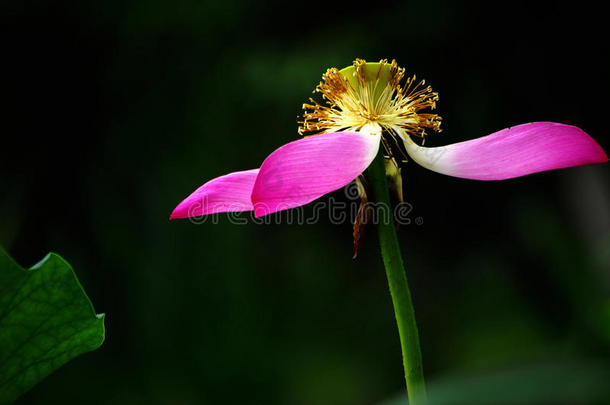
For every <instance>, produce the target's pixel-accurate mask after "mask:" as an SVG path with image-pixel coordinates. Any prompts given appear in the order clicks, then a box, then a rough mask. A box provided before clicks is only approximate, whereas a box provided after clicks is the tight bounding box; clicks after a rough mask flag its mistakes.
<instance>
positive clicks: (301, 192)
mask: <svg viewBox="0 0 610 405" xmlns="http://www.w3.org/2000/svg"><path fill="white" fill-rule="evenodd" d="M379 143H380V135H378V134H377V135H370V134H363V133H358V132H335V133H331V134H322V135H316V136H311V137H308V138H304V139H300V140H298V141H294V142H291V143H289V144H286V145H284V146H282V147H281V148H279V149H277V150H276V151H275V152H273V153H272V154H271V155H269V156H268V157H267V159H265V161H264V162H263V164H262V166H261V168H260V172H259V174H258V178H257V179H256V183H255V184H254V190H253V191H252V202H253V203H254V213H255V215H256V217H260V216H262V215H267V214H271V213H274V212H277V211H281V210H285V209H289V208H293V207H298V206H301V205H304V204H307V203H309V202H311V201H313V200H315V199H317V198H319V197H321V196H323V195H324V194H327V193H330V192H331V191H334V190H337V189H339V188H341V187H343V186H345V185H346V184H348V183H349V182H351V181H352V180H354V179H355V178H356V177H358V175H359V174H360V173H362V172H363V171H364V169H366V168H367V167H368V166H369V164H371V162H372V161H373V159H374V158H375V156H376V155H377V151H378V149H379Z"/></svg>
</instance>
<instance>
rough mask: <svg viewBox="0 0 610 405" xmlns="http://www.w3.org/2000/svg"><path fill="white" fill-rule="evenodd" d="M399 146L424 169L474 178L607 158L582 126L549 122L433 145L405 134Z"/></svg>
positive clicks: (522, 173)
mask: <svg viewBox="0 0 610 405" xmlns="http://www.w3.org/2000/svg"><path fill="white" fill-rule="evenodd" d="M405 147H406V149H407V152H408V153H409V155H410V156H411V157H412V158H413V160H415V161H416V162H417V163H419V164H420V165H422V166H424V167H425V168H427V169H430V170H433V171H435V172H438V173H442V174H447V175H449V176H454V177H462V178H465V179H474V180H503V179H510V178H513V177H519V176H525V175H526V174H531V173H536V172H541V171H545V170H553V169H561V168H564V167H572V166H581V165H586V164H591V163H602V162H607V161H608V157H607V156H606V153H605V152H604V150H603V149H602V148H601V147H600V146H599V145H598V144H597V142H595V141H594V140H593V139H592V138H591V137H590V136H589V135H587V134H586V133H585V132H584V131H583V130H581V129H580V128H577V127H573V126H570V125H564V124H556V123H553V122H534V123H531V124H522V125H518V126H516V127H512V128H506V129H503V130H501V131H498V132H495V133H493V134H491V135H487V136H484V137H482V138H478V139H473V140H471V141H466V142H459V143H454V144H452V145H447V146H442V147H438V148H424V147H421V146H418V145H416V144H415V143H414V142H413V141H411V140H410V139H407V140H406V141H405Z"/></svg>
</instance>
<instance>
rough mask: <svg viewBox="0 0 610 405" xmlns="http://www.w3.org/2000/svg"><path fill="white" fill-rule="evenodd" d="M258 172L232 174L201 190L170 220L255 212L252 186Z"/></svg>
mask: <svg viewBox="0 0 610 405" xmlns="http://www.w3.org/2000/svg"><path fill="white" fill-rule="evenodd" d="M257 175H258V169H252V170H246V171H243V172H235V173H230V174H227V175H225V176H220V177H217V178H215V179H213V180H210V181H208V182H207V183H205V184H204V185H203V186H201V187H199V188H198V189H197V190H195V192H193V194H191V195H190V196H188V197H187V198H186V199H185V200H184V201H182V202H181V203H180V204H178V206H177V207H176V209H175V210H174V212H172V215H171V216H170V219H175V218H188V217H197V216H202V215H209V214H214V213H217V212H240V211H252V209H253V207H252V200H251V199H250V196H251V195H252V187H254V182H255V181H256V176H257Z"/></svg>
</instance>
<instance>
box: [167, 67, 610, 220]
mask: <svg viewBox="0 0 610 405" xmlns="http://www.w3.org/2000/svg"><path fill="white" fill-rule="evenodd" d="M404 77H405V70H404V69H403V68H399V67H398V66H397V64H396V62H395V61H392V62H391V63H388V62H387V61H386V60H382V61H380V62H379V63H368V64H367V63H366V62H365V61H363V60H360V59H357V60H356V61H355V62H354V64H353V66H350V67H348V68H345V69H343V70H341V71H339V70H337V69H334V68H333V69H329V70H328V71H327V72H326V73H325V74H324V75H323V76H322V79H323V80H322V82H321V83H320V84H319V85H318V87H317V88H316V91H317V92H320V93H322V96H323V99H324V100H325V102H326V104H325V105H321V104H319V103H317V102H316V101H314V100H312V99H310V103H306V104H304V105H303V108H304V110H305V111H306V112H305V114H304V116H303V121H301V122H300V124H301V125H300V128H299V133H300V134H301V135H303V136H304V138H303V139H299V140H296V141H294V142H290V143H288V144H286V145H284V146H282V147H280V148H279V149H277V150H275V151H274V152H273V153H271V155H269V156H268V157H267V158H266V159H265V161H264V162H263V164H262V165H261V167H260V168H259V169H252V170H246V171H240V172H234V173H230V174H227V175H225V176H221V177H218V178H215V179H213V180H210V181H208V182H207V183H205V184H204V185H202V186H201V187H199V188H198V189H197V190H195V192H193V193H192V194H191V195H190V196H189V197H187V198H186V199H185V200H184V201H182V202H181V203H180V204H179V205H178V206H177V207H176V209H175V210H174V211H173V213H172V214H171V218H186V217H193V216H202V215H208V214H213V213H219V212H240V211H252V210H253V211H254V213H255V216H256V217H260V216H263V215H267V214H271V213H274V212H277V211H281V210H285V209H289V208H294V207H298V206H301V205H304V204H307V203H309V202H311V201H313V200H315V199H317V198H320V197H321V196H323V195H324V194H327V193H330V192H332V191H334V190H337V189H339V188H341V187H344V186H345V185H347V184H349V183H350V182H351V181H353V180H354V179H356V178H357V177H358V176H359V175H360V174H362V173H363V172H364V171H365V170H366V168H367V167H368V166H369V164H371V162H372V161H373V159H374V158H375V156H376V155H377V153H378V152H379V148H380V147H381V146H380V145H383V146H382V147H383V153H384V156H385V157H386V159H388V160H389V161H391V162H393V163H394V164H395V162H396V158H395V156H398V154H401V155H404V154H405V153H406V155H408V156H409V157H410V158H411V159H412V160H413V161H414V162H416V163H418V164H420V165H421V166H423V167H425V168H427V169H430V170H432V171H435V172H438V173H441V174H446V175H448V176H454V177H461V178H465V179H474V180H503V179H510V178H514V177H519V176H525V175H528V174H532V173H537V172H541V171H546V170H554V169H561V168H566V167H572V166H580V165H586V164H592V163H602V162H607V161H608V157H607V156H606V153H605V152H604V150H603V149H602V148H601V147H600V146H599V145H598V144H597V143H596V142H595V141H594V140H593V139H592V138H591V137H590V136H589V135H587V134H586V133H585V132H584V131H583V130H581V129H579V128H577V127H574V126H570V125H564V124H558V123H553V122H534V123H529V124H522V125H517V126H514V127H511V128H506V129H502V130H500V131H498V132H494V133H493V134H491V135H487V136H484V137H481V138H477V139H473V140H469V141H465V142H459V143H455V144H451V145H447V146H442V147H435V148H427V147H424V146H420V145H418V144H417V143H416V142H415V141H414V140H413V138H416V139H417V138H419V139H421V140H422V141H423V140H424V139H425V137H426V136H427V134H426V129H431V130H434V131H440V123H441V118H440V117H439V116H438V115H436V114H432V113H430V112H426V113H422V111H423V110H433V109H434V108H435V107H436V101H437V100H438V94H437V93H435V92H433V91H432V89H431V88H430V86H425V81H420V82H417V81H416V78H415V76H413V77H410V78H407V79H406V80H405V79H404Z"/></svg>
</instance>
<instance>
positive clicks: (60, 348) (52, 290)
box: [0, 247, 104, 404]
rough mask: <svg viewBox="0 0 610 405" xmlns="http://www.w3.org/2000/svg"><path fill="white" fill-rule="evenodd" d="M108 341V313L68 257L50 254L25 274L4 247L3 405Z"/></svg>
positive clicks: (0, 316) (0, 279)
mask: <svg viewBox="0 0 610 405" xmlns="http://www.w3.org/2000/svg"><path fill="white" fill-rule="evenodd" d="M103 341H104V315H103V314H101V315H96V313H95V311H94V309H93V305H92V304H91V301H89V298H88V297H87V295H86V294H85V291H84V290H83V288H82V286H81V285H80V283H79V282H78V279H77V278H76V275H75V274H74V271H73V270H72V267H71V266H70V265H69V264H68V263H67V262H66V261H65V260H64V259H62V258H61V257H60V256H58V255H56V254H54V253H50V254H48V255H47V256H46V257H45V258H44V259H42V261H41V262H40V263H38V264H36V265H34V266H33V267H32V268H30V269H29V270H26V269H23V268H22V267H21V266H19V265H18V264H17V263H15V262H14V261H13V259H12V258H11V257H10V256H9V255H8V254H7V253H6V252H5V251H4V250H3V249H2V248H1V247H0V404H7V403H11V402H12V401H14V400H15V399H17V398H18V397H19V396H20V395H21V394H23V393H24V392H25V391H27V390H29V389H30V388H32V387H33V386H34V385H35V384H36V383H38V382H39V381H40V380H42V379H43V378H44V377H46V376H47V375H49V374H50V373H51V372H52V371H53V370H55V369H57V368H58V367H60V366H62V365H63V364H65V363H66V362H68V361H69V360H71V359H73V358H74V357H76V356H78V355H80V354H83V353H86V352H89V351H91V350H94V349H97V348H98V347H100V345H101V344H102V342H103Z"/></svg>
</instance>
